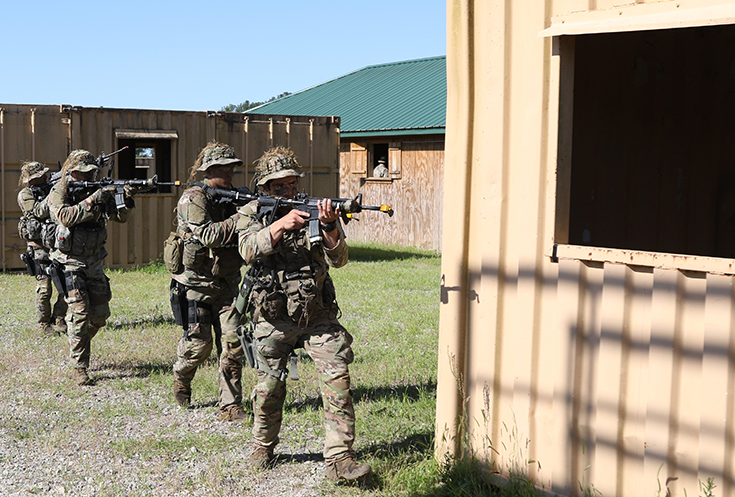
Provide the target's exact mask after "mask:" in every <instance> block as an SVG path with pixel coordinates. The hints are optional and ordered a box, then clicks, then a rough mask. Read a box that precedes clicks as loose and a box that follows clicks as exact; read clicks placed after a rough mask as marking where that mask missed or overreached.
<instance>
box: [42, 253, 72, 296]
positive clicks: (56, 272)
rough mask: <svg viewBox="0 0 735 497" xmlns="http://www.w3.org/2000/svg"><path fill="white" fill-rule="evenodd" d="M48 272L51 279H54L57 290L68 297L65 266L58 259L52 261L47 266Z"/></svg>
mask: <svg viewBox="0 0 735 497" xmlns="http://www.w3.org/2000/svg"><path fill="white" fill-rule="evenodd" d="M46 274H48V275H49V276H50V277H51V281H53V283H54V286H55V287H56V291H58V292H59V295H63V296H64V297H66V295H67V293H66V280H65V278H64V266H62V265H61V264H59V263H58V262H56V261H51V265H50V266H49V267H47V268H46Z"/></svg>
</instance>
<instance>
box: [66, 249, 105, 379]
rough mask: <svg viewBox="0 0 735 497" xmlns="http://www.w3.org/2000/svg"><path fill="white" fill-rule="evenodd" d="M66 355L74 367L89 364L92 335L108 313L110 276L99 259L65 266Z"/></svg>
mask: <svg viewBox="0 0 735 497" xmlns="http://www.w3.org/2000/svg"><path fill="white" fill-rule="evenodd" d="M64 275H65V276H66V303H67V304H68V305H69V310H68V312H67V315H66V324H67V327H68V329H67V335H68V338H69V355H70V357H71V362H72V365H73V366H74V367H75V368H88V367H89V356H90V353H91V350H92V338H94V336H95V335H96V334H97V331H99V329H100V328H102V327H103V326H104V325H105V323H107V318H109V317H110V300H111V299H112V291H111V290H110V280H109V279H108V278H107V276H105V272H104V269H103V267H102V261H101V260H100V261H98V262H95V263H93V264H91V265H89V266H75V265H73V264H72V263H68V264H66V266H65V273H64Z"/></svg>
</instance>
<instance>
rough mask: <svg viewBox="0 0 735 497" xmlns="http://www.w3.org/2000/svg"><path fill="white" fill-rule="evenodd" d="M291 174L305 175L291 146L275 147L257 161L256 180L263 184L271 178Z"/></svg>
mask: <svg viewBox="0 0 735 497" xmlns="http://www.w3.org/2000/svg"><path fill="white" fill-rule="evenodd" d="M289 176H296V177H299V178H303V177H304V173H302V172H301V166H299V162H298V160H296V156H295V155H294V153H293V151H291V149H290V148H285V147H275V148H271V149H270V150H268V151H266V153H264V154H263V155H262V156H261V157H260V159H258V160H256V161H255V178H254V180H255V182H256V184H257V185H258V186H263V185H265V184H266V183H268V182H269V181H271V180H274V179H280V178H287V177H289Z"/></svg>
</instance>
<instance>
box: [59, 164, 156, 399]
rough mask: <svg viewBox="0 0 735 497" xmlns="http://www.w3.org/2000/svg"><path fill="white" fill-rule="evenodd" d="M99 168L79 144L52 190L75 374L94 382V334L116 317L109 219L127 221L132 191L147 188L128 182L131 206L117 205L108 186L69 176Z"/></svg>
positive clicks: (127, 197)
mask: <svg viewBox="0 0 735 497" xmlns="http://www.w3.org/2000/svg"><path fill="white" fill-rule="evenodd" d="M97 171H98V167H97V163H96V161H95V158H94V156H93V155H92V154H91V153H89V152H87V151H86V150H73V151H72V152H71V153H70V154H69V157H67V159H66V161H65V162H64V167H63V168H62V170H61V175H62V177H61V180H60V181H59V182H58V183H56V184H55V185H54V187H53V188H52V189H51V193H50V194H49V199H48V203H49V209H50V211H51V218H52V219H53V220H54V221H55V222H56V248H55V249H54V251H53V252H52V253H51V260H52V261H53V263H54V264H55V265H57V266H56V267H55V268H54V269H56V268H58V269H59V271H60V272H61V274H59V277H60V280H61V281H62V282H63V283H64V286H65V291H66V303H67V304H68V305H69V311H68V313H67V319H66V321H67V325H68V336H69V349H70V356H71V362H72V366H73V368H74V369H73V378H74V380H75V381H76V382H77V384H79V385H91V384H92V383H93V382H92V380H91V379H90V377H89V374H88V373H87V370H88V368H89V356H90V351H91V342H92V338H94V336H95V335H96V334H97V331H99V329H100V328H102V327H103V326H104V325H105V323H106V322H107V318H108V317H110V306H109V302H110V299H111V298H112V293H111V291H110V282H109V280H108V279H107V276H105V273H104V269H103V266H102V264H103V260H104V258H105V257H106V256H107V250H106V249H105V242H106V241H107V221H108V220H112V221H116V222H118V223H124V222H127V220H128V219H129V218H130V216H131V215H132V212H133V208H134V207H135V203H134V202H133V198H132V196H133V195H134V194H135V193H137V192H138V191H141V190H142V189H141V188H137V187H131V186H125V207H123V208H121V209H117V208H116V207H115V203H114V200H113V199H112V192H113V191H114V188H110V187H106V188H100V189H97V190H93V191H92V192H91V193H90V189H86V188H85V189H80V190H71V189H69V188H67V182H68V181H69V179H70V178H71V180H73V181H93V180H94V178H95V174H96V173H97Z"/></svg>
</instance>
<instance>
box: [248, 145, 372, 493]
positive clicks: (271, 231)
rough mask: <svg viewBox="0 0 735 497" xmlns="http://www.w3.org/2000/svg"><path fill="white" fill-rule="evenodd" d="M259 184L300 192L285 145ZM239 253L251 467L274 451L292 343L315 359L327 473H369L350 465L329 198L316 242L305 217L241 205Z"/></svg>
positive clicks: (340, 247) (343, 251) (339, 247)
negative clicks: (245, 286) (250, 346)
mask: <svg viewBox="0 0 735 497" xmlns="http://www.w3.org/2000/svg"><path fill="white" fill-rule="evenodd" d="M256 164H257V166H256V179H257V184H258V187H260V189H261V190H262V191H263V192H264V193H266V194H268V195H271V196H274V197H280V198H287V199H292V198H294V196H295V195H296V193H297V191H298V178H299V177H301V176H302V174H301V173H300V167H299V165H298V162H297V160H296V157H295V156H294V155H293V153H292V152H291V150H289V149H285V148H281V147H277V148H275V149H271V150H269V151H267V152H266V153H265V154H264V155H263V156H262V157H261V158H260V159H259V160H258V161H257V162H256ZM239 212H240V213H241V214H242V218H240V220H239V221H238V226H237V229H238V238H239V249H240V255H242V257H243V259H244V260H245V262H247V263H251V264H252V268H251V270H250V271H249V273H248V276H251V277H252V281H253V287H252V290H251V291H250V292H249V294H248V296H247V297H246V298H247V306H246V309H247V310H248V311H247V314H248V315H249V318H250V320H251V321H250V323H249V325H250V326H252V330H253V341H254V346H255V356H256V361H257V368H258V371H257V374H258V382H257V385H256V387H255V389H254V391H253V412H254V423H253V438H254V445H255V446H254V449H253V453H252V455H251V457H250V461H251V463H252V464H253V465H255V466H259V467H262V468H266V467H269V466H270V465H271V464H272V463H273V457H274V456H273V449H274V447H275V446H276V444H278V433H279V432H280V429H281V422H282V418H283V403H284V400H285V398H286V383H285V379H286V373H287V369H286V364H287V362H288V359H289V356H290V355H291V354H292V353H293V350H294V349H295V348H303V349H305V350H306V352H307V353H308V354H309V356H310V357H311V358H312V359H313V360H314V364H315V365H316V368H317V371H318V373H319V384H320V389H321V395H322V402H323V405H324V429H325V444H324V459H325V461H326V463H327V470H326V476H327V477H328V478H331V479H347V480H354V479H357V478H361V477H363V476H366V475H368V474H370V473H371V471H372V470H371V468H370V466H368V465H367V464H358V463H357V462H355V453H354V451H353V450H352V445H353V443H354V440H355V411H354V408H353V404H352V394H351V392H350V373H349V369H348V365H349V364H350V363H351V362H352V361H353V358H354V357H353V352H352V347H351V344H352V336H351V335H350V334H349V333H348V332H347V330H346V329H345V328H344V327H343V326H342V325H341V324H340V323H339V321H338V320H337V315H338V313H339V308H338V306H337V301H336V294H335V290H334V285H333V283H332V279H331V278H330V276H329V267H330V266H331V267H341V266H343V265H344V264H346V263H347V245H346V243H345V240H344V235H343V234H342V232H341V230H340V229H338V225H337V223H338V216H339V211H338V210H335V209H334V208H333V207H332V203H331V200H329V199H326V200H325V201H324V202H323V203H320V204H319V222H320V227H321V234H322V241H321V242H318V243H314V244H312V243H311V242H310V241H309V236H308V230H307V228H306V225H307V220H308V217H309V215H308V214H307V213H304V212H302V211H299V210H296V209H288V208H286V209H282V210H281V211H279V212H276V215H275V216H273V217H274V218H275V220H273V221H272V222H270V223H269V220H270V218H269V217H268V216H265V215H263V214H262V213H259V212H258V205H257V202H251V203H250V204H248V205H246V206H244V207H242V208H240V210H239Z"/></svg>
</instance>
